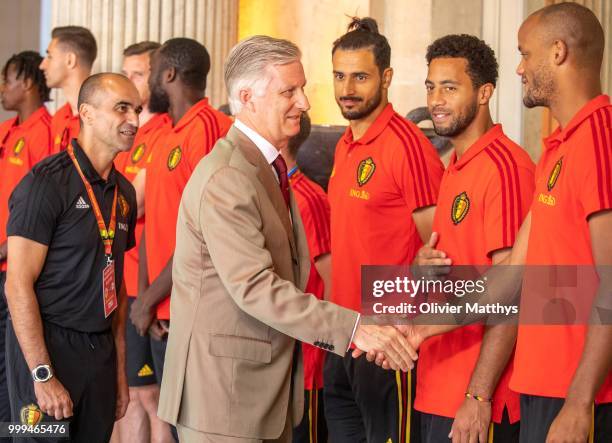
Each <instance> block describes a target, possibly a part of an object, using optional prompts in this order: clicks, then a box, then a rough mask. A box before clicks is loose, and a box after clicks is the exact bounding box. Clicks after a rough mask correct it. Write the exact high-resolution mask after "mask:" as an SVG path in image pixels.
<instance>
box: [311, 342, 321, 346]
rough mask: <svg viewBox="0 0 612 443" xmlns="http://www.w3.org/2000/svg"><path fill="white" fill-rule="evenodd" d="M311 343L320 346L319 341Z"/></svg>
mask: <svg viewBox="0 0 612 443" xmlns="http://www.w3.org/2000/svg"><path fill="white" fill-rule="evenodd" d="M313 345H315V346H317V347H321V342H318V341H316V342H314V343H313Z"/></svg>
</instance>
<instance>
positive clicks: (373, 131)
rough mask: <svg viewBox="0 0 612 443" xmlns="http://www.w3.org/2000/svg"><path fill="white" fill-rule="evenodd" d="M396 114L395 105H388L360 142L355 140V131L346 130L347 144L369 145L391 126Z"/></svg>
mask: <svg viewBox="0 0 612 443" xmlns="http://www.w3.org/2000/svg"><path fill="white" fill-rule="evenodd" d="M394 114H395V111H394V110H393V105H391V103H387V105H386V106H385V107H384V108H383V110H382V112H381V113H380V115H379V116H378V117H376V120H374V123H372V124H371V125H370V127H369V128H368V130H367V131H366V133H365V134H363V136H362V137H361V138H360V139H359V140H353V131H352V130H351V127H350V126H349V127H348V128H346V131H345V132H344V136H343V137H344V142H345V143H346V144H351V143H353V142H354V143H358V144H361V145H367V144H369V143H371V142H372V141H373V140H374V139H375V138H376V137H378V136H379V135H380V134H381V133H382V132H383V130H384V129H385V128H386V127H387V126H388V125H389V121H390V120H391V117H393V115H394Z"/></svg>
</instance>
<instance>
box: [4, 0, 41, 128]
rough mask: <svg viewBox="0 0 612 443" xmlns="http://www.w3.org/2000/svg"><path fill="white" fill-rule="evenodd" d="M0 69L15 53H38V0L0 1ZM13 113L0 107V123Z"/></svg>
mask: <svg viewBox="0 0 612 443" xmlns="http://www.w3.org/2000/svg"><path fill="white" fill-rule="evenodd" d="M0 4H1V8H0V68H1V67H2V66H4V64H5V63H6V61H7V60H8V59H9V58H10V57H11V56H12V55H13V54H15V53H17V52H21V51H25V50H33V51H39V49H40V48H39V44H40V43H39V37H40V32H39V29H40V0H20V1H9V0H0ZM13 116H14V113H9V112H6V111H4V109H2V108H1V107H0V121H3V120H6V119H8V118H10V117H13Z"/></svg>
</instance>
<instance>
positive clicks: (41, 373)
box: [36, 366, 49, 380]
mask: <svg viewBox="0 0 612 443" xmlns="http://www.w3.org/2000/svg"><path fill="white" fill-rule="evenodd" d="M48 377H49V370H48V369H47V368H44V367H42V366H41V367H40V368H36V378H37V379H39V380H46V379H47V378H48Z"/></svg>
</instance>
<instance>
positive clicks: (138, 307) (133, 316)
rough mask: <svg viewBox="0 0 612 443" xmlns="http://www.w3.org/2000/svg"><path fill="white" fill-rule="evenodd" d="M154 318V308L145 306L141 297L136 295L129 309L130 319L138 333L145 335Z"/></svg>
mask: <svg viewBox="0 0 612 443" xmlns="http://www.w3.org/2000/svg"><path fill="white" fill-rule="evenodd" d="M154 318H155V309H154V308H150V307H148V306H146V304H145V303H144V302H143V298H142V297H137V298H136V300H134V303H132V308H131V309H130V320H131V322H132V323H133V324H134V327H135V328H136V332H138V335H140V336H143V337H144V336H145V335H147V332H148V331H149V327H150V326H151V323H152V322H153V319H154Z"/></svg>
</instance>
